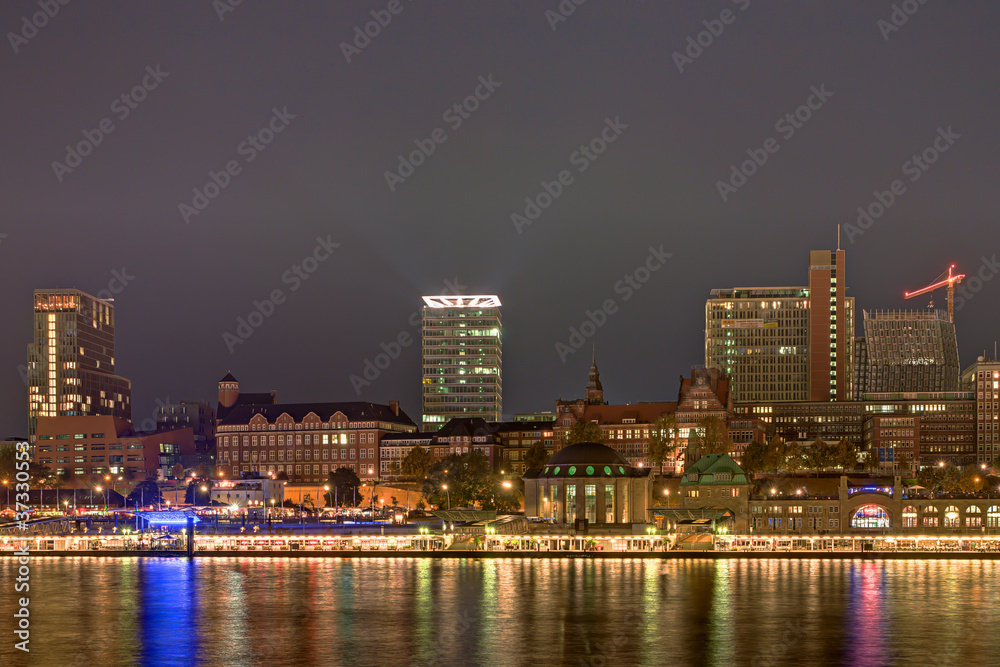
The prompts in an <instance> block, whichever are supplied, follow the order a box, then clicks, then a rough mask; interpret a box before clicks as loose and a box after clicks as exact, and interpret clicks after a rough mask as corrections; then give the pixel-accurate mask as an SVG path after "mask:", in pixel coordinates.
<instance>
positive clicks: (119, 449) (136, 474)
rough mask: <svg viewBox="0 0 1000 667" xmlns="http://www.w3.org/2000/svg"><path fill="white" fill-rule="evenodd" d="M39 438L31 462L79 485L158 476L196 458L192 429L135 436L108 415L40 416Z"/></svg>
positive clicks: (124, 425)
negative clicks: (110, 478)
mask: <svg viewBox="0 0 1000 667" xmlns="http://www.w3.org/2000/svg"><path fill="white" fill-rule="evenodd" d="M37 435H38V439H37V441H36V444H35V462H36V463H38V464H39V465H43V466H45V467H47V468H50V469H51V470H52V471H53V472H55V473H57V474H62V473H63V472H65V471H69V472H70V473H71V474H72V475H73V479H74V481H77V482H78V483H79V484H80V485H87V484H90V483H91V482H93V481H94V480H95V479H96V478H97V477H100V476H101V475H103V474H115V475H119V474H121V473H123V472H128V473H129V474H130V476H131V477H132V479H142V478H145V477H147V476H148V477H156V476H157V472H158V471H159V470H161V469H165V470H169V469H170V468H171V467H172V466H173V465H175V464H177V463H180V462H181V457H182V456H191V455H194V454H195V440H194V431H193V430H192V429H191V427H185V428H178V429H165V430H161V431H135V430H134V429H133V428H132V425H131V424H130V423H129V422H127V421H125V420H124V419H119V418H118V417H113V416H111V415H81V416H74V417H39V418H38V430H37ZM72 483H73V482H71V484H72Z"/></svg>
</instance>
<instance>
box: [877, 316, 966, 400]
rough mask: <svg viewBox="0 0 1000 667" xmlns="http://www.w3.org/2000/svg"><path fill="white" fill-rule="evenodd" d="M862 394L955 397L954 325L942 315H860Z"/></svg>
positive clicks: (955, 344) (955, 351)
mask: <svg viewBox="0 0 1000 667" xmlns="http://www.w3.org/2000/svg"><path fill="white" fill-rule="evenodd" d="M864 327H865V337H864V341H865V342H864V347H865V352H864V354H865V357H866V370H865V377H864V383H863V385H862V384H861V382H859V385H860V386H863V391H862V392H861V393H862V397H863V396H864V394H880V393H886V392H903V393H906V392H928V391H931V392H935V391H946V392H947V391H958V390H959V386H960V379H959V375H960V374H961V367H960V366H959V361H958V339H957V337H956V336H955V325H954V324H952V323H951V322H950V321H949V320H948V313H947V311H944V310H917V311H906V310H885V311H882V310H879V311H873V312H869V311H867V310H866V311H864Z"/></svg>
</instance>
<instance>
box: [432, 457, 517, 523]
mask: <svg viewBox="0 0 1000 667" xmlns="http://www.w3.org/2000/svg"><path fill="white" fill-rule="evenodd" d="M501 481H502V480H501V479H500V477H499V476H498V475H497V474H496V473H495V472H494V471H493V469H492V468H491V467H490V461H489V459H488V458H486V455H485V454H483V453H482V452H469V453H467V454H452V455H450V456H448V457H447V458H445V459H443V460H441V461H438V462H437V463H435V464H434V465H433V466H431V468H430V470H429V471H428V472H427V477H426V479H424V481H423V489H422V490H423V494H424V495H425V496H426V497H427V499H428V500H429V501H430V503H431V504H432V505H437V506H438V507H445V506H446V503H447V502H448V499H449V498H450V500H451V506H452V507H469V506H474V505H479V506H480V507H483V508H484V509H494V508H496V506H497V493H498V490H499V487H500V483H501ZM446 484H447V485H448V488H447V489H445V488H444V486H445V485H446Z"/></svg>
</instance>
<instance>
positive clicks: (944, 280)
mask: <svg viewBox="0 0 1000 667" xmlns="http://www.w3.org/2000/svg"><path fill="white" fill-rule="evenodd" d="M954 268H955V265H954V264H952V265H951V266H949V267H948V271H947V272H945V273H942V274H941V275H940V276H938V277H937V279H936V280H935V281H934V283H933V284H931V285H928V286H927V287H924V288H923V289H918V290H917V291H915V292H903V298H904V299H912V298H913V297H915V296H920V295H921V294H927V293H929V292H933V291H934V290H936V289H938V288H940V287H947V288H948V321H949V322H951V323H952V324H954V323H955V285H957V284H958V283H960V282H962V278H964V277H965V274H964V273H959V274H958V275H955V274H953V273H952V269H954ZM927 307H928V308H933V307H934V297H931V302H930V304H929V305H928V306H927Z"/></svg>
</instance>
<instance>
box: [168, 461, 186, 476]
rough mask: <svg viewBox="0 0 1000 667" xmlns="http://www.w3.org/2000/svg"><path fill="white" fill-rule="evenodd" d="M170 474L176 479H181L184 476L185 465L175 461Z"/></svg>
mask: <svg viewBox="0 0 1000 667" xmlns="http://www.w3.org/2000/svg"><path fill="white" fill-rule="evenodd" d="M170 476H171V477H173V478H174V479H180V478H182V477H183V476H184V466H182V465H181V464H180V463H175V464H174V467H172V468H171V469H170Z"/></svg>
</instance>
